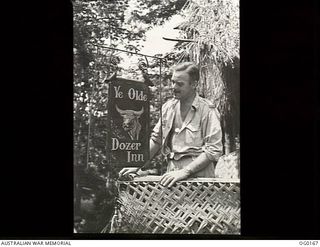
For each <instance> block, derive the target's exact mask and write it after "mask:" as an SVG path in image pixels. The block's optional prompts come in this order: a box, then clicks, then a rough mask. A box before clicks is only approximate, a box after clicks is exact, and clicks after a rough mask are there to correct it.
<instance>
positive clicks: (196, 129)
mask: <svg viewBox="0 0 320 247" xmlns="http://www.w3.org/2000/svg"><path fill="white" fill-rule="evenodd" d="M186 143H187V144H189V145H192V146H201V145H202V138H201V128H200V125H192V124H189V125H187V126H186Z"/></svg>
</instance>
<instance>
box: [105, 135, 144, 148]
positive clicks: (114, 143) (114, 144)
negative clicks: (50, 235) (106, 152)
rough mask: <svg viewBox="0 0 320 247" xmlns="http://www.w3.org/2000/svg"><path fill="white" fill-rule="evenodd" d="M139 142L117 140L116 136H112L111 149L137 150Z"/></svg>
mask: <svg viewBox="0 0 320 247" xmlns="http://www.w3.org/2000/svg"><path fill="white" fill-rule="evenodd" d="M140 147H141V143H140V142H119V140H118V139H117V138H112V145H111V150H112V151H115V150H118V149H120V150H139V148H140Z"/></svg>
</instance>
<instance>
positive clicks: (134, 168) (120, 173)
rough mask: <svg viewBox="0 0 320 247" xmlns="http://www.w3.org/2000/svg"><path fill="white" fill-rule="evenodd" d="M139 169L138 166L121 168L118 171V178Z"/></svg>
mask: <svg viewBox="0 0 320 247" xmlns="http://www.w3.org/2000/svg"><path fill="white" fill-rule="evenodd" d="M138 170H139V167H126V168H123V169H122V170H121V171H120V172H119V178H121V177H123V176H126V175H129V174H130V173H137V171H138Z"/></svg>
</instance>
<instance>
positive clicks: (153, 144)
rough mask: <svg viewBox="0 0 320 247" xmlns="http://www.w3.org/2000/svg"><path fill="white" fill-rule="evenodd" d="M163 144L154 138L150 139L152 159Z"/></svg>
mask: <svg viewBox="0 0 320 247" xmlns="http://www.w3.org/2000/svg"><path fill="white" fill-rule="evenodd" d="M160 148H161V145H160V144H159V143H157V142H154V141H153V140H150V160H152V159H153V158H154V156H155V155H156V154H157V153H158V152H159V150H160Z"/></svg>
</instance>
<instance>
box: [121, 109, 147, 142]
mask: <svg viewBox="0 0 320 247" xmlns="http://www.w3.org/2000/svg"><path fill="white" fill-rule="evenodd" d="M116 110H117V112H118V113H119V114H120V115H121V117H122V118H123V123H122V128H123V129H124V130H125V131H126V132H128V134H129V136H130V138H131V140H138V139H139V134H140V131H141V124H140V123H139V120H138V119H139V118H140V116H141V114H142V113H143V112H144V108H143V107H142V109H141V110H140V111H134V110H122V109H120V108H119V107H118V106H117V105H116Z"/></svg>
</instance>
